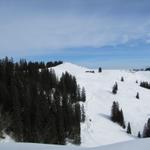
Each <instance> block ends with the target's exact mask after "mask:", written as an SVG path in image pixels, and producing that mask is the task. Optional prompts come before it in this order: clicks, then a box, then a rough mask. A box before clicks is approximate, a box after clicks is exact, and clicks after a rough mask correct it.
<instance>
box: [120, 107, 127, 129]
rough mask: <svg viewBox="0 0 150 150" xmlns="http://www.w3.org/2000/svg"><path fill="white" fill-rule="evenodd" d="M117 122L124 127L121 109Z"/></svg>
mask: <svg viewBox="0 0 150 150" xmlns="http://www.w3.org/2000/svg"><path fill="white" fill-rule="evenodd" d="M119 123H120V125H121V126H122V127H123V128H124V129H125V127H126V126H125V122H124V115H123V111H122V109H121V110H120V112H119Z"/></svg>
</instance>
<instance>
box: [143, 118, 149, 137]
mask: <svg viewBox="0 0 150 150" xmlns="http://www.w3.org/2000/svg"><path fill="white" fill-rule="evenodd" d="M143 137H144V138H147V137H150V118H149V119H148V121H147V123H146V124H145V126H144V130H143Z"/></svg>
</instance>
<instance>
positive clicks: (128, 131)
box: [127, 122, 132, 134]
mask: <svg viewBox="0 0 150 150" xmlns="http://www.w3.org/2000/svg"><path fill="white" fill-rule="evenodd" d="M127 133H128V134H132V132H131V125H130V122H128V126H127Z"/></svg>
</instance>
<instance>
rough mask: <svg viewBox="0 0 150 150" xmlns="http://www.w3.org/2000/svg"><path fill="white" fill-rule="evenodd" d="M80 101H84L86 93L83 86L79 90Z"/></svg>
mask: <svg viewBox="0 0 150 150" xmlns="http://www.w3.org/2000/svg"><path fill="white" fill-rule="evenodd" d="M81 101H82V102H85V101H86V94H85V88H84V87H83V88H82V91H81Z"/></svg>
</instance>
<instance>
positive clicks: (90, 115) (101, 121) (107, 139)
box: [53, 63, 150, 147]
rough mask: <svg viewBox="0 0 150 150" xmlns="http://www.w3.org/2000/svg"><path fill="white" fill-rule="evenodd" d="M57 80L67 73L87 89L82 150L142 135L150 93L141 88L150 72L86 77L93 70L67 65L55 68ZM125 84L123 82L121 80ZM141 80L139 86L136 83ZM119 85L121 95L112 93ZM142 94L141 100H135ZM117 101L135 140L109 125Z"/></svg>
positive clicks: (107, 72) (113, 72) (111, 72)
mask: <svg viewBox="0 0 150 150" xmlns="http://www.w3.org/2000/svg"><path fill="white" fill-rule="evenodd" d="M53 69H54V70H55V72H56V74H57V75H58V76H61V74H62V72H65V71H68V72H69V73H71V74H72V75H74V76H76V78H77V82H78V84H80V86H81V87H82V86H84V87H85V89H86V95H87V101H86V103H85V111H86V121H85V123H83V124H82V125H81V143H82V144H81V146H83V147H85V146H86V147H95V146H100V145H106V144H112V143H116V142H122V141H128V140H133V139H136V137H137V134H138V131H140V132H141V133H142V131H143V127H144V124H145V123H146V122H147V119H148V118H149V117H150V90H147V89H144V88H142V87H140V86H139V83H140V81H150V72H132V71H129V70H103V71H102V73H98V71H97V70H95V73H85V71H88V70H90V69H87V68H84V67H80V66H76V65H74V64H71V63H64V64H62V65H59V66H57V67H54V68H53ZM122 76H123V77H124V82H121V81H120V80H121V77H122ZM136 80H138V82H139V83H138V84H137V83H136ZM115 82H117V83H118V88H119V90H118V93H117V94H116V95H113V94H112V93H111V91H112V87H113V85H114V83H115ZM137 92H139V96H140V99H139V100H138V99H136V97H135V96H136V93H137ZM113 101H118V102H119V104H120V108H122V109H123V113H124V118H125V122H126V124H127V123H128V122H130V123H131V129H132V136H131V135H128V134H126V130H124V129H122V128H121V127H120V126H119V125H117V124H115V123H113V122H111V121H110V113H111V106H112V102H113Z"/></svg>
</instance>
